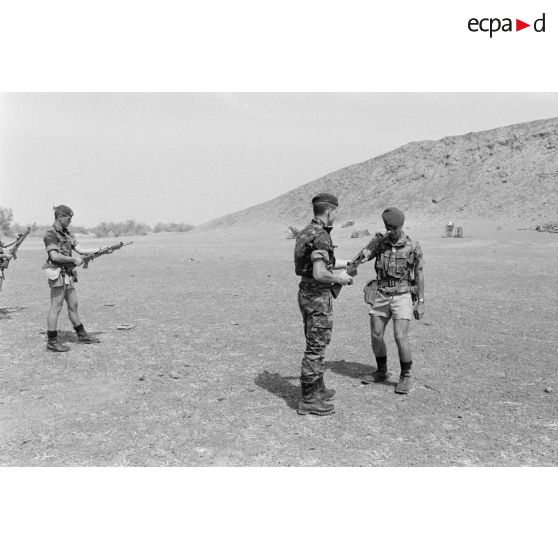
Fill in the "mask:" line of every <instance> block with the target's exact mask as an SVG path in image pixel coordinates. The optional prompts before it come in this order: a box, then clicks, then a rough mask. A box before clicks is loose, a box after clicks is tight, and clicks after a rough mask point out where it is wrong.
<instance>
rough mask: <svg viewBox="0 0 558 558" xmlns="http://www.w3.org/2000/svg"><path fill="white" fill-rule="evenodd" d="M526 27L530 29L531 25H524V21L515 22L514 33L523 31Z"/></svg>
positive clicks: (517, 20)
mask: <svg viewBox="0 0 558 558" xmlns="http://www.w3.org/2000/svg"><path fill="white" fill-rule="evenodd" d="M526 27H531V24H530V23H525V22H524V21H521V20H520V19H516V20H515V30H516V31H521V30H522V29H525V28H526Z"/></svg>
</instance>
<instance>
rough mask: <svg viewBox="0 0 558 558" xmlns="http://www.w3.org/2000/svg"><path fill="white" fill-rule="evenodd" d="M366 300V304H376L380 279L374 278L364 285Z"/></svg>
mask: <svg viewBox="0 0 558 558" xmlns="http://www.w3.org/2000/svg"><path fill="white" fill-rule="evenodd" d="M363 290H364V302H366V304H370V305H371V306H373V305H374V301H375V300H376V294H377V292H378V281H376V279H372V280H371V281H368V283H366V285H365V286H364V289H363Z"/></svg>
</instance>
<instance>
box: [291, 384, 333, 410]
mask: <svg viewBox="0 0 558 558" xmlns="http://www.w3.org/2000/svg"><path fill="white" fill-rule="evenodd" d="M316 384H317V382H316V381H314V382H300V385H301V387H302V399H301V400H300V401H299V403H298V414H299V415H308V414H311V415H332V414H333V413H335V406H334V405H333V404H332V403H326V402H325V401H324V400H323V399H322V398H321V397H319V396H318V394H317V392H316V389H317V386H316Z"/></svg>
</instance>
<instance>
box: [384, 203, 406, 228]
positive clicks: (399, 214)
mask: <svg viewBox="0 0 558 558" xmlns="http://www.w3.org/2000/svg"><path fill="white" fill-rule="evenodd" d="M382 219H383V220H384V223H385V224H386V225H388V226H389V227H399V226H400V225H402V224H403V223H404V222H405V214H404V213H403V211H401V210H400V209H397V207H388V208H387V209H386V210H385V211H384V212H383V213H382Z"/></svg>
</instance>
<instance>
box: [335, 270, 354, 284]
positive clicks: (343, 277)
mask: <svg viewBox="0 0 558 558" xmlns="http://www.w3.org/2000/svg"><path fill="white" fill-rule="evenodd" d="M335 279H336V281H337V283H338V284H339V285H352V284H353V278H352V277H351V276H350V275H348V274H347V272H346V271H345V270H343V271H341V272H339V273H338V274H337V275H336V277H335Z"/></svg>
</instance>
